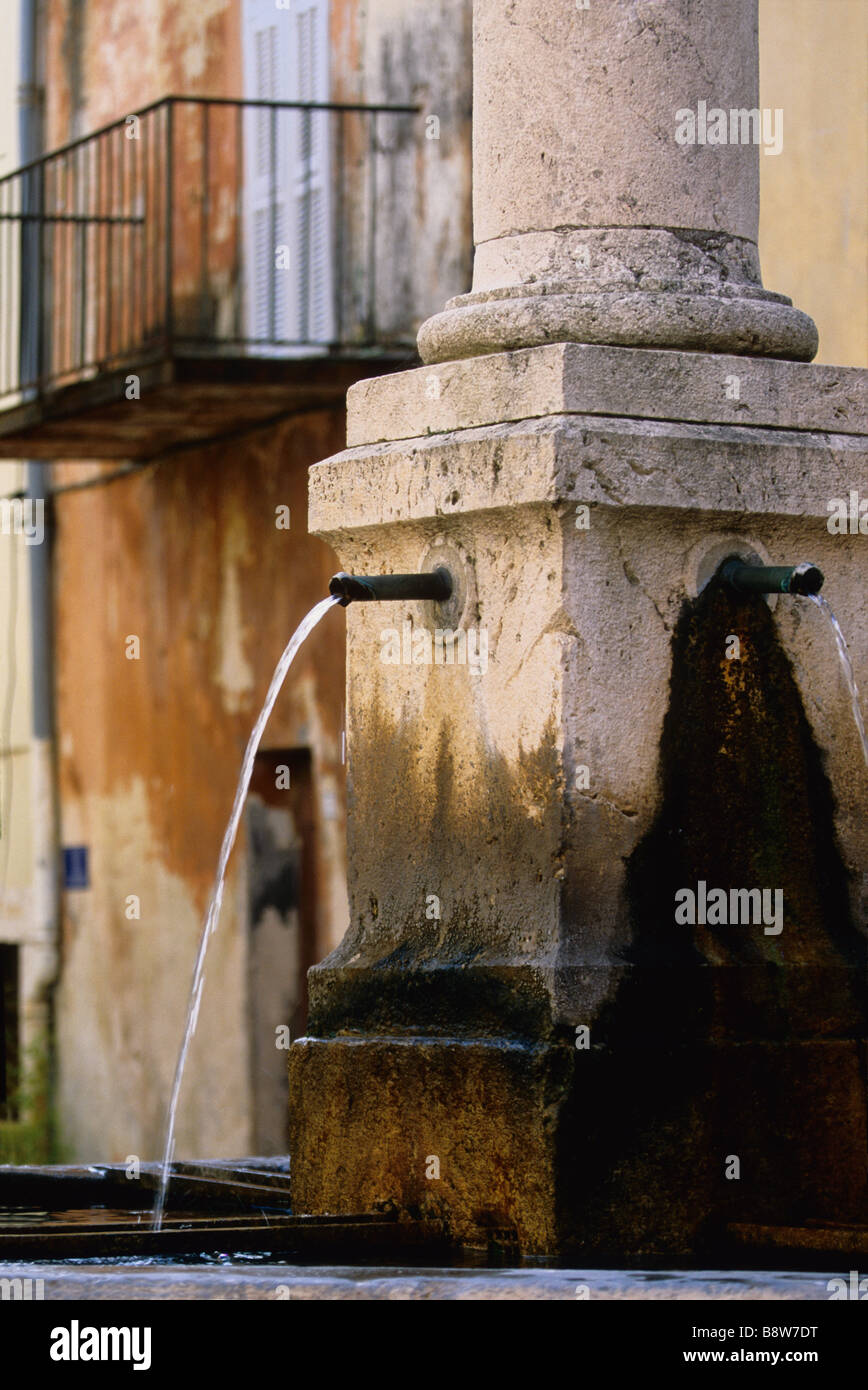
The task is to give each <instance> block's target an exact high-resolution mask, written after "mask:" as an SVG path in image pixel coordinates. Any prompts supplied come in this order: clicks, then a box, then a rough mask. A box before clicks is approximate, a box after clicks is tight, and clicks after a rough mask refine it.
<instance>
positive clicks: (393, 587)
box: [329, 565, 452, 608]
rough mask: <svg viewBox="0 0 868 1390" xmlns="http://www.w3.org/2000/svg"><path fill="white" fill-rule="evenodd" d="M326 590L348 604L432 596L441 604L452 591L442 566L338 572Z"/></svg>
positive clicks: (446, 573) (431, 597) (449, 580)
mask: <svg viewBox="0 0 868 1390" xmlns="http://www.w3.org/2000/svg"><path fill="white" fill-rule="evenodd" d="M329 593H330V594H332V595H333V597H335V598H340V600H341V604H342V606H343V607H344V608H346V606H347V604H348V603H352V602H353V601H354V600H355V601H357V602H371V601H372V600H383V599H435V600H436V601H437V602H438V603H443V602H445V601H446V599H448V598H449V597H450V596H451V594H452V576H451V574H450V573H449V571H448V570H447V569H446V568H444V566H442V565H438V567H437V569H435V570H430V571H429V572H428V573H427V574H375V575H369V574H345V573H344V571H343V570H341V572H340V573H339V574H334V575H332V577H331V579H330V580H329Z"/></svg>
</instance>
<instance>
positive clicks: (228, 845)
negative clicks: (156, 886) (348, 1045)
mask: <svg viewBox="0 0 868 1390" xmlns="http://www.w3.org/2000/svg"><path fill="white" fill-rule="evenodd" d="M340 601H341V600H340V598H339V597H337V596H335V595H330V596H329V597H328V598H324V599H320V601H319V603H317V604H315V605H314V607H313V608H312V609H311V610H310V612H309V613H308V614H307V616H306V617H305V618H303V619H302V621H301V622H300V623H299V625H298V627H297V628H296V630H295V632H294V633H293V634H292V637H291V638H290V639H289V642H288V643H287V645H286V647H285V649H284V651H283V654H282V656H281V658H280V660H279V661H278V663H277V666H276V667H275V670H274V675H273V676H272V678H271V684H270V686H269V687H268V694H267V695H266V697H265V703H264V704H263V706H262V709H261V710H260V713H259V718H258V719H257V721H256V723H255V724H254V726H253V732H252V733H251V735H250V738H249V739H248V740H247V747H246V748H245V750H244V758H243V760H242V763H241V772H240V774H239V777H238V785H237V786H236V788H235V800H234V801H233V803H232V812H231V814H230V816H229V823H228V825H227V826H226V832H225V834H224V836H223V843H222V845H221V846H220V857H219V859H218V861H217V872H216V875H215V877H214V887H213V888H212V890H211V900H210V902H209V904H208V911H207V912H206V914H205V923H204V926H203V927H202V935H201V937H200V940H199V950H198V952H197V954H196V964H195V966H194V968H193V982H192V985H191V987H190V1003H189V1005H188V1008H187V1023H186V1027H185V1029H184V1039H183V1042H182V1043H181V1050H180V1052H179V1054H178V1062H177V1066H176V1068H175V1079H174V1081H173V1083H172V1096H171V1100H170V1102H169V1117H168V1122H167V1125H166V1144H165V1148H164V1150H163V1162H162V1166H161V1170H160V1181H159V1186H158V1188H157V1198H156V1201H155V1203H154V1220H153V1227H154V1230H155V1231H159V1230H162V1225H163V1212H164V1209H165V1205H166V1193H167V1190H168V1186H169V1170H170V1168H171V1163H172V1158H173V1155H174V1150H175V1119H176V1114H177V1109H178V1098H179V1096H180V1094H181V1083H182V1081H183V1079H184V1068H185V1066H186V1062H187V1053H188V1052H189V1050H190V1043H191V1042H192V1040H193V1034H194V1033H195V1031H196V1022H197V1020H198V1017H199V1006H200V1004H201V1002H202V986H203V985H204V983H205V956H206V953H207V950H208V941H209V939H210V937H211V935H212V934H213V932H214V931H215V930H216V927H217V922H218V920H219V918H220V908H221V905H222V903H223V886H224V881H225V878H226V868H227V865H228V863H229V856H230V854H231V853H232V847H233V845H234V844H235V837H236V835H237V834H238V826H239V824H240V822H241V812H242V810H243V809H244V802H245V801H246V799H247V792H248V790H249V788H250V780H251V778H252V776H253V764H254V760H255V758H256V753H257V751H258V749H259V744H260V742H261V740H262V735H263V733H264V732H265V726H266V724H267V723H268V720H269V718H270V716H271V711H272V710H273V709H274V706H275V703H276V701H277V697H278V695H279V694H280V691H281V687H282V686H283V682H284V681H285V680H286V676H287V673H288V671H289V668H290V666H291V665H292V663H293V661H294V660H295V657H296V654H297V652H298V650H299V648H300V647H301V644H302V643H303V642H304V640H305V638H306V637H308V636H309V635H310V633H311V632H313V630H314V628H315V627H316V626H317V624H318V623H319V621H320V619H321V618H324V617H325V615H326V613H327V612H328V610H329V609H330V608H333V607H334V606H335V605H336V604H339V603H340Z"/></svg>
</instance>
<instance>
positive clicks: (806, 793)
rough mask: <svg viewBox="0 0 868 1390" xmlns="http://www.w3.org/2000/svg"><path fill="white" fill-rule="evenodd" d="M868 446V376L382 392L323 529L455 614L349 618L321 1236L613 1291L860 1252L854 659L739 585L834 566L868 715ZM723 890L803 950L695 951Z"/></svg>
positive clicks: (368, 393) (605, 359)
mask: <svg viewBox="0 0 868 1390" xmlns="http://www.w3.org/2000/svg"><path fill="white" fill-rule="evenodd" d="M866 418H868V415H866V409H865V376H864V374H863V373H860V372H857V371H853V370H843V369H834V368H825V367H813V366H809V365H806V364H798V363H791V362H784V361H774V360H759V359H748V358H740V357H723V356H711V355H704V354H699V353H679V352H669V351H644V350H638V349H630V348H602V347H588V346H580V345H576V344H563V345H552V346H548V347H541V348H533V349H528V350H525V351H519V352H514V353H505V354H496V355H492V356H490V357H483V358H477V359H473V360H469V361H462V362H454V363H445V364H442V365H439V366H433V367H423V368H421V369H419V370H416V371H412V372H406V373H402V374H401V375H399V376H394V377H388V378H380V379H377V380H375V381H369V382H363V383H359V385H357V386H355V387H354V388H352V390H351V391H350V394H349V424H348V438H349V442H350V446H351V447H350V448H348V449H347V450H346V451H345V452H344V453H342V454H339V455H338V456H336V457H335V458H332V459H330V460H328V461H327V462H325V463H323V464H320V465H318V466H317V467H316V468H314V469H313V470H312V475H311V478H312V482H311V509H310V523H311V529H312V530H313V531H314V532H316V533H317V534H319V535H321V536H324V537H325V538H326V539H327V540H328V541H329V542H330V544H332V545H333V546H334V547H335V549H336V550H337V552H338V554H339V555H340V558H341V563H342V566H343V568H344V569H346V570H348V571H350V572H353V573H359V574H365V573H371V574H381V573H406V572H414V571H419V570H425V569H430V568H433V567H434V566H435V565H436V564H440V563H442V564H445V565H446V566H447V568H449V569H450V572H451V573H452V574H453V576H454V579H455V584H456V592H455V595H454V597H453V599H452V600H450V601H449V603H447V604H443V605H435V604H434V603H391V604H387V603H370V604H353V605H351V606H350V608H349V609H348V610H347V630H348V644H349V646H348V656H349V668H348V697H347V710H348V764H349V767H348V782H349V831H348V849H349V865H350V869H349V894H350V908H351V914H350V915H351V923H350V928H349V931H348V933H347V935H346V937H345V939H344V941H343V942H342V943H341V945H340V947H339V948H338V949H337V951H335V952H334V953H333V954H332V955H331V956H330V957H329V958H328V959H327V960H326V961H324V962H323V963H322V964H321V965H319V966H317V967H316V968H315V969H314V970H313V971H312V972H311V974H310V1021H309V1034H310V1036H309V1037H307V1038H304V1039H301V1040H300V1041H298V1042H296V1043H295V1044H294V1045H293V1047H292V1049H291V1055H290V1085H291V1096H290V1105H291V1125H292V1149H291V1152H292V1163H293V1200H294V1205H295V1208H296V1210H298V1211H308V1212H313V1213H316V1212H334V1213H356V1212H359V1211H365V1210H375V1209H382V1208H383V1207H384V1206H386V1207H391V1208H397V1209H399V1210H402V1211H405V1212H408V1213H413V1212H420V1213H422V1212H424V1213H437V1214H439V1215H441V1216H442V1217H443V1218H444V1220H446V1221H447V1222H448V1223H449V1225H450V1226H451V1228H452V1230H453V1231H454V1232H455V1233H456V1235H457V1236H458V1237H459V1238H460V1239H463V1240H467V1241H468V1242H470V1243H474V1242H477V1243H478V1242H480V1241H482V1240H483V1239H484V1232H485V1231H486V1230H490V1229H491V1228H492V1227H495V1228H498V1229H500V1228H502V1229H506V1230H511V1231H513V1232H515V1236H516V1239H517V1241H518V1244H519V1246H520V1248H521V1249H522V1250H523V1251H525V1252H527V1253H540V1254H557V1253H559V1252H565V1251H568V1250H572V1251H574V1252H585V1253H586V1254H589V1255H590V1254H595V1253H599V1254H601V1255H602V1254H606V1255H609V1256H612V1255H616V1256H617V1255H620V1256H622V1257H627V1256H629V1255H637V1256H641V1255H643V1254H650V1253H658V1254H661V1255H662V1254H665V1253H670V1254H671V1253H679V1254H687V1255H689V1254H691V1253H696V1252H699V1251H701V1250H705V1249H713V1248H718V1249H719V1248H720V1247H721V1242H723V1241H724V1239H725V1232H726V1229H727V1228H728V1227H729V1226H730V1225H731V1224H733V1223H736V1224H738V1223H744V1222H748V1223H760V1224H761V1223H764V1222H765V1223H770V1224H784V1225H786V1224H798V1223H799V1222H802V1221H805V1220H810V1219H816V1220H827V1221H860V1220H861V1221H865V1220H868V1185H866V1184H868V1173H866V1153H868V1145H866V1118H865V1080H864V1078H865V1062H866V1045H865V1038H866V999H865V990H866V972H865V928H866V901H865V869H866V865H868V777H866V770H865V767H864V764H863V761H862V753H861V749H860V746H859V743H858V739H857V735H856V731H855V728H854V724H853V719H852V713H851V710H850V707H849V704H848V700H847V696H846V692H845V690H844V688H843V685H842V681H841V676H840V671H839V665H838V659H837V655H836V651H835V644H834V640H833V636H832V632H831V629H830V627H829V625H828V623H827V622H826V620H825V617H824V615H823V614H822V613H821V612H820V611H819V610H818V609H817V608H816V607H815V605H813V604H812V603H810V602H809V601H808V600H803V599H794V598H790V597H789V596H781V597H780V598H778V599H776V600H772V601H771V602H768V601H767V600H765V599H756V598H753V599H748V600H744V599H741V598H738V597H737V596H734V595H732V594H730V593H728V592H723V591H722V590H720V589H719V587H718V585H717V584H716V583H715V582H712V583H709V581H711V580H713V576H714V574H715V571H716V570H717V568H718V566H719V565H720V563H721V561H722V560H723V559H724V558H726V557H727V556H728V555H731V554H741V555H742V556H743V557H745V558H752V559H754V560H759V561H760V562H766V563H774V564H785V563H796V562H799V561H802V560H811V561H814V562H815V563H816V564H818V565H819V566H820V568H821V569H822V570H823V571H824V573H825V575H826V586H825V590H824V592H825V593H826V595H827V596H828V599H829V601H830V603H831V604H832V606H833V608H834V609H835V611H836V613H837V615H838V618H839V620H840V622H841V624H842V627H843V629H844V631H845V633H846V634H847V637H848V641H849V642H850V647H851V653H852V656H853V661H854V665H855V669H856V673H857V677H858V676H861V677H862V684H863V686H865V687H868V627H866V624H865V621H864V588H865V577H866V559H868V537H866V536H863V535H860V534H858V532H857V533H855V534H849V533H848V534H844V535H839V534H833V531H832V530H830V528H829V525H828V524H827V523H828V521H829V518H830V515H831V511H830V508H831V506H832V504H833V503H834V499H841V498H849V496H850V494H851V492H854V491H855V492H857V493H858V494H859V495H860V496H861V497H863V498H865V497H868V448H866V438H865V435H864V434H863V433H860V431H862V430H863V429H864V422H865V420H866ZM445 630H448V631H449V632H451V633H454V634H457V635H456V636H455V637H454V639H452V640H445V639H444V638H443V635H442V634H443V632H444V631H445ZM438 632H439V633H440V634H441V636H440V638H439V639H438V637H437V634H438ZM733 638H735V639H737V641H736V643H735V648H737V654H735V655H734V651H735V648H734V647H733V642H732V639H733ZM450 658H451V659H450ZM700 881H702V882H704V883H705V884H707V887H708V888H709V889H711V888H713V887H722V888H724V889H725V890H727V891H729V890H736V889H744V890H752V889H754V888H760V889H762V888H765V889H767V890H768V891H769V892H771V893H773V892H774V891H775V890H780V891H781V892H782V894H783V916H782V919H781V929H780V931H777V930H775V928H774V927H773V926H772V929H771V930H770V931H768V932H767V931H766V930H765V926H764V924H763V923H762V922H752V923H750V924H748V925H740V926H734V925H733V924H728V925H726V926H724V927H723V928H722V929H716V927H715V925H713V924H712V925H709V924H707V923H706V924H705V925H703V924H702V923H701V922H696V923H695V924H693V925H690V924H683V923H682V924H679V923H677V922H676V919H675V903H674V894H675V892H676V891H677V890H679V889H681V888H684V887H690V888H691V889H693V890H697V889H698V884H699V882H700ZM770 925H771V924H770ZM434 1160H436V1162H435V1161H434ZM481 1233H482V1234H481Z"/></svg>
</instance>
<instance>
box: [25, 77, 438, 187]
mask: <svg viewBox="0 0 868 1390" xmlns="http://www.w3.org/2000/svg"><path fill="white" fill-rule="evenodd" d="M196 103H199V104H200V105H205V106H241V107H248V106H249V107H258V106H277V107H279V108H280V109H281V110H300V109H304V108H305V107H307V108H308V109H310V110H313V111H391V112H393V113H394V114H397V115H406V116H418V115H419V113H420V111H421V110H422V107H421V106H388V105H374V106H366V105H365V104H364V102H352V101H248V100H247V99H246V98H245V99H241V98H238V97H178V96H171V97H160V99H159V101H152V102H150V103H149V105H148V106H142V107H140V108H139V110H138V112H137V113H136V114H137V115H138V116H140V117H141V116H145V115H148V114H149V113H150V112H152V111H158V110H159V109H160V108H161V107H166V108H170V107H172V106H173V105H187V106H189V105H195V104H196ZM126 121H127V118H126V116H121V118H120V120H117V121H110V122H109V124H108V125H104V126H101V127H100V129H99V130H93V131H91V133H90V134H89V135H80V136H79V137H78V139H77V140H69V141H68V142H67V143H66V144H65V145H58V147H57V149H55V150H51V151H50V153H49V154H44V155H40V157H39V159H31V160H30V161H29V162H28V163H27V164H20V165H19V166H18V168H17V169H13V170H12V171H11V173H8V174H4V175H3V176H2V178H0V186H2V184H4V183H5V182H6V181H7V180H8V179H14V178H17V177H18V175H19V174H24V173H26V172H27V171H28V170H30V169H38V168H40V167H41V166H42V165H44V164H46V163H47V162H48V161H49V160H51V159H56V158H57V156H58V155H61V154H66V153H67V152H68V151H69V150H75V149H77V148H78V147H79V145H86V144H88V143H89V142H90V141H91V140H99V139H100V137H101V136H103V135H108V134H109V132H110V131H113V130H119V129H120V128H121V127H122V126H124V125H126Z"/></svg>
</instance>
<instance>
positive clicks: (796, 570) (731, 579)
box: [720, 558, 824, 595]
mask: <svg viewBox="0 0 868 1390" xmlns="http://www.w3.org/2000/svg"><path fill="white" fill-rule="evenodd" d="M720 576H721V578H722V579H723V580H725V582H726V583H727V584H729V585H730V587H731V588H733V589H736V590H737V591H738V592H739V593H740V594H800V595H806V594H818V593H819V592H820V590H821V589H822V587H823V579H824V576H823V572H822V570H820V569H818V568H817V566H816V565H812V564H810V563H808V562H807V561H803V562H802V563H801V564H799V565H748V564H745V563H744V561H743V560H739V559H735V558H734V559H731V560H726V561H724V563H723V565H721V568H720Z"/></svg>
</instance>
